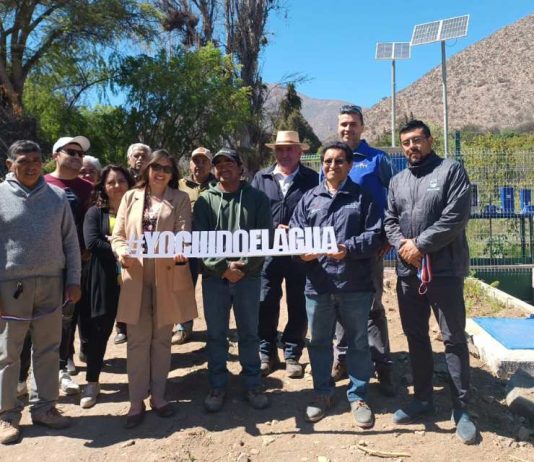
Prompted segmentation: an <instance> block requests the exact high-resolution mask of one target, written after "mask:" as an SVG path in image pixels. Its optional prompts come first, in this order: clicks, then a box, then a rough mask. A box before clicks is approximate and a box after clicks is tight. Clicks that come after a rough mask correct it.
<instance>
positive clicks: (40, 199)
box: [0, 173, 81, 285]
mask: <svg viewBox="0 0 534 462" xmlns="http://www.w3.org/2000/svg"><path fill="white" fill-rule="evenodd" d="M64 272H65V284H67V285H80V275H81V262H80V247H79V244H78V235H77V232H76V225H75V223H74V218H73V216H72V211H71V209H70V206H69V203H68V201H67V196H66V195H65V193H64V192H63V191H62V190H61V189H60V188H58V187H56V186H52V185H48V184H47V183H46V182H45V180H44V178H43V177H41V178H39V181H38V182H37V184H36V186H35V187H34V188H33V189H28V188H26V187H24V186H23V185H22V184H21V183H20V182H19V181H18V179H17V177H16V176H15V175H14V174H13V173H8V174H7V176H6V180H5V181H4V182H3V183H1V184H0V281H12V280H19V279H25V278H29V277H56V276H61V277H62V276H63V274H64Z"/></svg>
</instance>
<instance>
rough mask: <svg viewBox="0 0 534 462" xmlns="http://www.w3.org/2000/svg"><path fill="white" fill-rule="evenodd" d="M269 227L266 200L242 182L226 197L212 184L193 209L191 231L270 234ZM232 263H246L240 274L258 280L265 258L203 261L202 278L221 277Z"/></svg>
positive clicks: (269, 213) (268, 211)
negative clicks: (258, 230)
mask: <svg viewBox="0 0 534 462" xmlns="http://www.w3.org/2000/svg"><path fill="white" fill-rule="evenodd" d="M272 227H273V223H272V216H271V207H270V204H269V199H268V198H267V196H266V195H265V194H264V193H263V192H261V191H259V190H257V189H255V188H253V187H252V186H250V185H249V184H248V183H247V182H245V181H242V182H241V187H240V188H239V189H238V190H237V191H236V192H233V193H225V192H223V191H221V190H220V189H219V187H218V183H211V184H210V186H209V188H208V190H207V191H204V192H203V193H202V194H201V195H200V197H199V198H198V200H197V201H196V203H195V207H194V209H193V228H194V229H195V230H197V231H217V230H226V231H237V230H238V229H243V230H247V231H248V230H251V229H269V230H272ZM232 260H239V261H242V262H244V263H245V265H244V266H243V268H242V271H243V272H244V273H245V274H246V275H247V276H259V274H260V272H261V268H262V265H263V260H264V258H263V257H241V258H239V259H237V258H204V259H202V274H204V275H206V276H208V275H212V276H213V275H217V276H219V277H222V275H223V273H224V272H225V271H226V269H227V268H228V265H229V262H230V261H232Z"/></svg>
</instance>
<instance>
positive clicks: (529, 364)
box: [466, 319, 534, 379]
mask: <svg viewBox="0 0 534 462" xmlns="http://www.w3.org/2000/svg"><path fill="white" fill-rule="evenodd" d="M466 332H467V334H468V335H469V337H470V339H471V341H472V342H473V344H474V345H475V347H476V349H477V350H478V353H479V356H480V359H481V360H482V361H484V363H486V364H487V365H488V367H489V368H490V370H491V371H492V372H493V373H494V374H495V375H496V376H497V377H500V378H503V379H508V378H510V377H511V376H512V375H513V374H514V373H515V372H516V371H517V370H519V369H523V371H525V372H526V373H527V374H529V375H531V376H534V350H509V349H507V348H506V347H505V346H504V345H502V344H501V343H499V342H498V341H497V340H495V339H494V338H493V337H492V336H491V335H490V334H488V333H487V332H486V331H485V330H484V329H482V328H481V327H480V326H479V325H478V324H477V323H476V322H474V321H473V320H472V319H468V320H467V324H466Z"/></svg>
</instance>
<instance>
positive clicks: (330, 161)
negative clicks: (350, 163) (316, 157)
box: [323, 159, 346, 165]
mask: <svg viewBox="0 0 534 462" xmlns="http://www.w3.org/2000/svg"><path fill="white" fill-rule="evenodd" d="M345 162H346V160H345V159H325V160H323V164H325V165H332V164H334V165H343V164H344V163H345Z"/></svg>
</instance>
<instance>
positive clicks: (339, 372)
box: [332, 362, 349, 382]
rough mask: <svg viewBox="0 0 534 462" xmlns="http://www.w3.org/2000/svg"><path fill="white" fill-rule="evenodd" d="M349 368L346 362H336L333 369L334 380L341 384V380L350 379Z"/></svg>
mask: <svg viewBox="0 0 534 462" xmlns="http://www.w3.org/2000/svg"><path fill="white" fill-rule="evenodd" d="M348 376H349V374H348V372H347V366H346V365H345V363H344V362H335V363H334V366H333V367H332V380H333V381H334V382H339V381H340V380H343V379H346V378H348Z"/></svg>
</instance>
